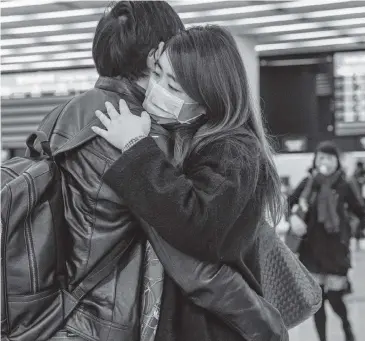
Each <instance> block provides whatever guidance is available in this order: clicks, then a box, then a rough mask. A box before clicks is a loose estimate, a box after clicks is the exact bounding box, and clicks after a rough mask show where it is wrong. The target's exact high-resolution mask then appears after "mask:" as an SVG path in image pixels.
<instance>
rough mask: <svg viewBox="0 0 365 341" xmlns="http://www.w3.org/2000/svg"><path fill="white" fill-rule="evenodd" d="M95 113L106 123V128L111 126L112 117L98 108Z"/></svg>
mask: <svg viewBox="0 0 365 341" xmlns="http://www.w3.org/2000/svg"><path fill="white" fill-rule="evenodd" d="M95 115H96V117H97V118H98V119H99V120H100V122H101V123H102V124H103V125H104V127H105V128H108V127H109V126H110V119H109V118H108V117H107V116H106V115H104V114H103V113H102V112H101V111H100V110H96V111H95Z"/></svg>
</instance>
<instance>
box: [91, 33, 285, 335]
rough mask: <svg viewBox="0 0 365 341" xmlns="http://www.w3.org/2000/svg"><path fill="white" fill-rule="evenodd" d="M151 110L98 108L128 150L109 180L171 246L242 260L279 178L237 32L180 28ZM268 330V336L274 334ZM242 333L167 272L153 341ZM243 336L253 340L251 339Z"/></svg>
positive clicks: (271, 206)
mask: <svg viewBox="0 0 365 341" xmlns="http://www.w3.org/2000/svg"><path fill="white" fill-rule="evenodd" d="M143 106H144V108H145V110H146V111H147V112H148V114H149V115H150V116H151V118H152V120H154V121H156V122H157V123H159V124H160V125H161V127H162V128H163V129H164V130H165V131H166V135H167V136H169V138H168V143H167V144H166V145H165V147H161V142H160V140H161V137H159V138H156V139H154V136H153V135H152V136H148V134H149V133H150V127H151V119H150V116H149V115H148V114H147V113H146V112H144V113H142V115H141V117H138V116H133V115H131V114H130V112H129V109H128V107H127V106H126V105H125V103H124V102H121V105H120V114H119V113H118V112H117V111H116V110H115V109H114V108H113V107H112V106H111V105H110V104H108V105H107V109H108V115H109V118H108V117H107V116H106V115H104V114H102V113H101V112H97V116H98V117H99V118H100V120H101V121H102V123H103V124H104V126H105V127H106V129H107V130H102V129H99V128H97V127H93V130H94V131H95V132H96V133H97V134H99V135H100V136H102V137H104V138H106V139H107V140H108V141H109V142H110V143H112V144H113V145H114V146H115V147H117V148H119V149H120V150H121V151H122V152H123V153H122V156H121V157H120V159H119V160H117V161H116V162H115V163H114V164H113V166H112V167H111V168H110V169H109V170H108V171H107V172H106V173H105V175H104V180H105V182H106V183H108V184H109V186H111V187H112V188H113V189H114V190H115V191H116V192H117V193H118V194H119V195H120V196H121V197H123V199H124V200H125V201H126V203H127V204H128V205H129V207H130V208H131V209H132V211H133V212H134V214H135V215H136V216H137V217H140V218H142V219H143V220H144V221H146V222H147V223H149V224H150V225H151V226H153V227H154V228H155V230H156V231H157V232H158V233H159V234H160V236H161V237H162V238H164V239H165V240H166V241H167V242H168V243H169V244H170V245H171V246H173V247H175V248H176V249H178V250H180V251H182V252H183V253H185V254H187V255H190V256H192V257H194V258H196V259H199V260H203V261H208V262H211V263H226V264H230V265H231V266H233V267H236V268H238V269H239V267H240V266H241V265H242V259H241V255H242V249H243V248H246V249H247V250H249V249H250V246H252V244H253V241H254V238H255V235H256V232H257V228H258V226H259V225H260V224H259V223H260V222H261V221H262V219H264V218H265V216H266V215H267V214H268V212H269V213H270V216H271V219H272V221H274V222H277V221H278V220H280V218H281V203H282V201H281V193H280V179H279V176H278V174H277V172H276V169H275V167H274V164H273V161H272V154H271V150H270V147H269V144H268V142H267V139H266V136H265V133H264V128H263V124H262V120H261V117H260V114H259V113H258V112H255V110H254V107H253V105H252V100H251V96H250V91H249V87H248V81H247V75H246V72H245V68H244V65H243V63H242V59H241V56H240V54H239V51H238V49H237V46H236V44H235V41H234V39H233V37H232V36H231V35H230V34H229V33H228V32H227V31H225V30H224V29H222V28H219V27H215V26H212V27H204V28H203V27H199V28H192V29H189V30H187V31H184V32H181V33H180V34H178V35H177V36H175V37H174V38H172V39H171V40H170V41H169V42H168V43H167V44H166V46H165V49H164V52H163V53H162V56H161V58H160V59H159V61H158V63H157V64H156V68H155V70H154V72H153V74H152V76H151V80H150V83H149V86H148V88H147V91H146V99H145V101H144V103H143ZM270 339H271V338H270ZM159 340H164V341H169V340H181V341H183V340H184V341H195V340H196V341H208V340H211V341H214V340H217V341H218V340H225V341H230V340H242V339H241V338H240V337H239V336H238V335H237V334H235V333H234V332H233V331H232V330H231V329H230V328H228V327H227V326H225V325H224V324H222V323H221V322H220V321H219V320H218V319H216V318H215V317H214V316H212V315H210V314H209V313H206V312H205V311H204V310H202V309H201V308H198V307H196V306H194V304H192V303H190V302H189V301H188V299H187V298H186V297H184V295H183V294H182V293H181V291H180V290H179V288H178V287H177V286H176V285H175V283H174V282H172V280H171V279H170V278H169V277H168V276H167V275H166V277H165V282H164V290H163V298H162V305H161V316H160V322H159V328H158V330H157V335H156V341H159ZM247 341H250V340H249V339H247Z"/></svg>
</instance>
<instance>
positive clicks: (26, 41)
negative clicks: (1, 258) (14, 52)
mask: <svg viewBox="0 0 365 341" xmlns="http://www.w3.org/2000/svg"><path fill="white" fill-rule="evenodd" d="M93 37H94V33H77V34H61V35H54V36H47V37H35V38H17V39H3V40H1V41H0V46H12V45H30V44H37V43H53V42H58V41H69V40H88V39H90V40H91V39H93Z"/></svg>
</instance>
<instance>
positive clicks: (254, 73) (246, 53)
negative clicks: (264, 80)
mask: <svg viewBox="0 0 365 341" xmlns="http://www.w3.org/2000/svg"><path fill="white" fill-rule="evenodd" d="M235 40H236V43H237V46H238V48H239V50H240V53H241V56H242V60H243V63H244V65H245V68H246V72H247V76H248V81H249V84H250V88H251V91H252V95H253V99H254V101H255V105H257V106H258V104H259V97H260V83H259V82H260V63H259V58H258V55H257V53H256V51H255V45H256V43H255V40H253V39H251V38H247V37H242V36H235Z"/></svg>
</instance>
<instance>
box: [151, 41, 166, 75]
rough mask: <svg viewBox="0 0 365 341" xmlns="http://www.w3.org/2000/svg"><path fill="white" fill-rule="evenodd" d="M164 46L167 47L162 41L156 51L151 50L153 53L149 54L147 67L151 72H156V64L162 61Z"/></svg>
mask: <svg viewBox="0 0 365 341" xmlns="http://www.w3.org/2000/svg"><path fill="white" fill-rule="evenodd" d="M164 46H165V43H164V42H163V41H161V42H160V43H159V44H158V47H157V48H156V49H151V51H150V52H149V53H148V57H147V67H148V68H149V69H150V70H154V69H155V64H156V62H157V61H158V60H159V59H160V57H161V55H162V52H163V48H164Z"/></svg>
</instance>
